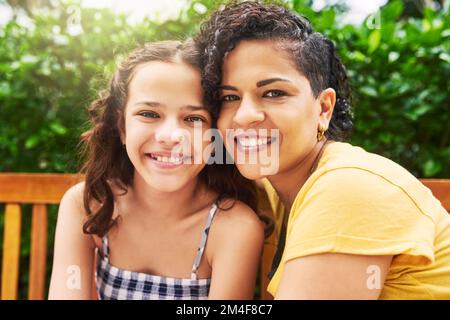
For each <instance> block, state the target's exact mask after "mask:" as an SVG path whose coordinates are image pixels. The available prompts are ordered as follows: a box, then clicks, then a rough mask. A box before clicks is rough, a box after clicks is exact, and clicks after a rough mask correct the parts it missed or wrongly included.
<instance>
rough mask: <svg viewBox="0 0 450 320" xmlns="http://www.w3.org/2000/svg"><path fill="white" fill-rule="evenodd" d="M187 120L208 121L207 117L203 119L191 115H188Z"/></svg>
mask: <svg viewBox="0 0 450 320" xmlns="http://www.w3.org/2000/svg"><path fill="white" fill-rule="evenodd" d="M185 120H186V121H187V122H197V121H201V122H206V120H205V119H203V118H202V117H197V116H189V117H186V118H185Z"/></svg>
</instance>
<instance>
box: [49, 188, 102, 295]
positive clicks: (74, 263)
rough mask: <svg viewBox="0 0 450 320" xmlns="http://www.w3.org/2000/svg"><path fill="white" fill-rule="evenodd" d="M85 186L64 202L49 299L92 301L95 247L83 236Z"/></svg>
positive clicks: (68, 194)
mask: <svg viewBox="0 0 450 320" xmlns="http://www.w3.org/2000/svg"><path fill="white" fill-rule="evenodd" d="M82 197H83V185H82V184H78V185H76V186H74V187H72V188H71V189H69V190H68V191H67V192H66V194H65V195H64V197H63V198H62V200H61V204H60V207H59V212H58V221H57V225H56V234H55V247H54V256H53V269H52V276H51V281H50V290H49V296H48V298H49V299H58V300H59V299H61V300H62V299H71V300H75V299H86V300H88V299H90V298H91V296H92V282H93V272H92V270H93V266H94V253H95V244H94V241H93V239H92V237H91V236H90V235H86V234H84V233H83V218H84V217H85V211H84V208H83V204H82Z"/></svg>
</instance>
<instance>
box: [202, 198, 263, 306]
mask: <svg viewBox="0 0 450 320" xmlns="http://www.w3.org/2000/svg"><path fill="white" fill-rule="evenodd" d="M224 206H225V207H226V205H224ZM210 233H211V235H212V236H213V239H211V240H213V241H211V242H212V246H213V248H212V249H213V256H212V260H211V267H212V276H211V278H212V279H211V287H210V291H209V299H213V300H219V299H253V296H254V289H255V279H256V273H257V271H258V266H259V262H260V257H261V250H262V247H263V243H264V227H263V224H262V223H261V221H260V220H259V218H258V217H257V216H256V214H255V213H254V212H253V210H251V209H250V208H249V207H247V206H245V205H244V204H242V203H240V202H236V204H235V206H234V207H233V208H232V209H230V210H228V211H221V212H218V214H217V215H216V217H215V218H214V222H213V225H212V226H211V232H210Z"/></svg>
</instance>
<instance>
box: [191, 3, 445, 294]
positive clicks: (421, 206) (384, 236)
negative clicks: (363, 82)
mask: <svg viewBox="0 0 450 320" xmlns="http://www.w3.org/2000/svg"><path fill="white" fill-rule="evenodd" d="M196 41H197V43H198V45H199V46H200V49H201V50H202V52H203V53H204V56H203V59H202V70H203V71H202V72H203V74H202V76H203V88H204V90H205V94H206V98H207V99H208V102H209V103H211V104H212V105H214V106H216V108H217V112H219V113H220V115H219V120H218V127H219V129H220V130H221V132H222V135H223V136H224V137H225V138H226V139H225V140H226V142H225V144H226V147H227V149H228V150H229V151H230V153H231V154H232V155H234V157H235V159H248V158H251V157H253V159H255V158H256V159H257V160H258V161H256V163H249V161H244V162H239V161H236V164H237V167H238V169H239V171H240V172H241V173H242V174H243V175H244V176H245V177H247V178H249V179H253V180H258V179H261V178H264V179H263V180H262V182H263V184H264V187H265V189H266V191H267V194H268V196H269V199H270V201H271V205H272V208H273V210H274V211H275V215H276V218H277V222H278V224H277V227H278V232H279V234H280V240H279V246H278V252H277V254H276V257H275V259H274V264H273V270H272V271H273V272H272V273H271V275H270V276H271V277H272V278H271V282H270V284H269V286H268V291H269V292H270V293H271V294H272V295H273V296H274V297H275V298H277V299H378V298H379V299H446V298H447V299H448V298H450V217H449V215H448V214H447V212H446V211H445V209H444V208H443V207H442V206H441V205H440V203H439V201H438V200H436V199H435V198H434V197H433V196H432V194H431V192H430V190H429V189H427V188H426V187H424V186H423V185H422V184H421V183H420V182H419V181H418V180H417V179H416V178H414V177H413V176H412V175H411V174H410V173H409V172H407V171H406V170H405V169H403V168H402V167H400V166H399V165H397V164H395V163H393V162H392V161H390V160H388V159H386V158H383V157H381V156H378V155H375V154H372V153H368V152H366V151H364V150H363V149H361V148H359V147H355V146H352V145H350V144H348V143H344V142H343V141H344V140H345V138H346V137H348V135H349V133H350V131H351V129H352V115H351V110H350V88H349V85H348V81H347V76H346V71H345V68H344V66H343V65H342V63H341V61H340V59H339V57H338V55H337V54H336V51H335V48H334V46H333V43H332V42H331V41H330V40H329V39H327V38H326V37H324V36H323V35H321V34H319V33H317V32H314V31H313V29H312V27H311V25H310V23H309V21H308V20H307V19H306V18H304V17H302V16H298V15H296V14H295V13H293V12H290V11H289V10H287V9H285V8H283V7H280V6H275V5H263V4H259V3H257V2H243V3H240V4H230V5H227V6H225V8H223V9H222V10H219V11H217V12H215V13H213V14H212V16H211V17H210V19H209V20H208V21H206V22H205V23H204V24H203V25H202V26H201V32H200V34H199V35H198V37H197V39H196ZM233 130H234V131H233ZM236 132H237V133H236ZM267 132H274V133H273V134H267ZM274 146H276V147H277V148H275V147H274ZM277 150H279V151H277ZM263 154H268V155H269V156H270V158H271V161H272V162H277V164H276V166H275V167H276V168H277V170H275V171H274V172H272V173H271V174H266V173H264V170H263V169H264V166H265V163H263V162H262V161H261V159H262V157H261V155H263ZM265 178H267V179H265Z"/></svg>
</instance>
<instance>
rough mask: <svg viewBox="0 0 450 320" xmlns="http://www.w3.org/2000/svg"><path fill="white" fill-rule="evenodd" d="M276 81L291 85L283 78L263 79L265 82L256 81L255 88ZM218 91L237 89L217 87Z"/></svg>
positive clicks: (223, 86)
mask: <svg viewBox="0 0 450 320" xmlns="http://www.w3.org/2000/svg"><path fill="white" fill-rule="evenodd" d="M276 81H283V82H289V83H292V81H290V80H288V79H284V78H270V79H265V80H261V81H258V82H257V83H256V87H257V88H259V87H263V86H266V85H268V84H271V83H273V82H276ZM219 89H220V90H231V91H237V88H236V87H233V86H229V85H221V86H219Z"/></svg>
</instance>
